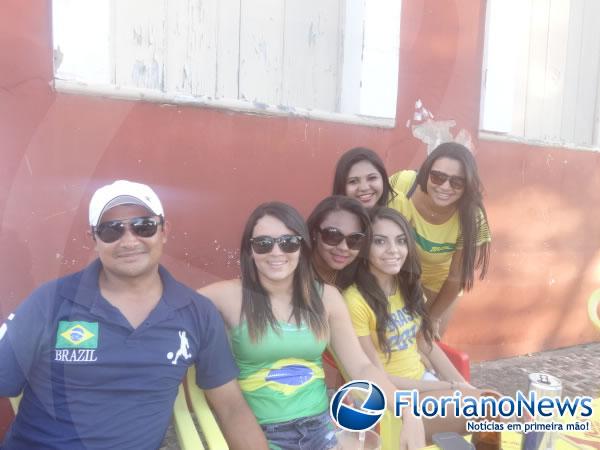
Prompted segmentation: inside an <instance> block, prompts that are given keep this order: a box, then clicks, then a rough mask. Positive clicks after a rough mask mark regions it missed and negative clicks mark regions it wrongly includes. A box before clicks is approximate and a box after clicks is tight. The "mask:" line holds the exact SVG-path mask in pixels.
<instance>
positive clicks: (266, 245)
mask: <svg viewBox="0 0 600 450" xmlns="http://www.w3.org/2000/svg"><path fill="white" fill-rule="evenodd" d="M250 244H251V245H252V250H254V253H256V254H257V255H264V254H265V253H270V252H271V251H272V250H273V247H275V244H277V245H278V246H279V248H280V249H281V251H282V252H284V253H294V252H297V251H298V250H300V245H301V244H302V236H294V235H291V234H284V235H283V236H279V237H277V238H274V237H271V236H256V237H253V238H251V239H250Z"/></svg>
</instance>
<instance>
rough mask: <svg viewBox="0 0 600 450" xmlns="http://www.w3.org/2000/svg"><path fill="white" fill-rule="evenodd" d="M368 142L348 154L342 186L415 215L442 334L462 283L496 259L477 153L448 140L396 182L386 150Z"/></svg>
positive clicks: (426, 282)
mask: <svg viewBox="0 0 600 450" xmlns="http://www.w3.org/2000/svg"><path fill="white" fill-rule="evenodd" d="M365 150H366V149H352V150H349V151H348V152H346V153H345V154H344V155H342V157H341V158H340V160H339V162H338V164H337V167H336V174H335V178H334V194H343V195H347V196H349V197H354V198H356V199H358V200H361V199H362V200H365V201H368V203H369V205H370V206H373V205H375V204H378V205H383V204H386V203H387V204H388V206H390V207H392V208H394V209H396V210H397V211H399V212H401V213H402V214H403V215H404V216H405V217H406V218H407V219H408V221H409V223H410V224H411V227H412V229H413V233H414V236H415V239H416V242H417V250H418V252H419V256H420V258H421V265H422V267H423V277H422V283H423V288H424V291H425V295H426V297H427V305H426V307H427V310H428V311H429V314H430V317H431V319H432V323H433V328H434V335H435V336H436V337H440V336H441V335H442V334H443V333H444V331H445V330H446V327H447V324H448V321H449V319H450V315H451V313H452V309H453V306H454V304H455V301H456V299H457V297H458V295H459V293H460V291H461V290H469V289H471V287H472V286H473V281H474V279H475V272H476V271H477V270H478V269H479V270H480V273H479V278H480V279H483V278H484V277H485V274H486V272H487V268H488V264H489V258H490V241H491V235H490V229H489V226H488V222H487V215H486V212H485V207H484V206H483V201H482V187H481V182H480V180H479V175H478V172H477V164H476V163H475V158H474V157H473V155H472V154H471V152H470V151H469V150H468V149H467V148H466V147H464V146H463V145H461V144H457V143H454V142H448V143H444V144H441V145H439V146H438V147H437V148H436V149H435V150H434V151H433V152H432V153H431V154H430V155H429V156H428V157H427V159H426V160H425V161H424V162H423V164H422V165H421V168H420V169H419V170H418V172H415V171H412V170H402V171H400V172H398V173H395V174H394V175H392V176H391V177H390V178H389V184H388V178H387V173H386V171H385V167H384V166H383V162H381V159H380V158H379V156H377V154H376V153H374V152H373V151H370V150H369V151H365ZM344 181H345V183H344ZM371 203H372V204H371Z"/></svg>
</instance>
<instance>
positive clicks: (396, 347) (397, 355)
mask: <svg viewBox="0 0 600 450" xmlns="http://www.w3.org/2000/svg"><path fill="white" fill-rule="evenodd" d="M344 299H345V300H346V304H347V306H348V310H349V311H350V317H351V318H352V325H354V331H355V332H356V334H357V335H358V336H359V337H361V336H371V340H372V341H373V344H374V346H375V348H376V349H377V356H378V357H379V360H380V361H381V363H382V364H383V367H384V368H385V371H386V372H387V373H389V374H391V375H397V376H400V377H404V378H410V379H413V380H420V379H421V378H422V377H423V374H424V373H425V366H424V365H423V363H422V362H421V356H420V355H419V351H418V349H417V337H416V336H417V332H418V331H419V327H420V326H421V319H420V318H419V317H417V318H414V317H413V316H411V315H410V314H409V313H408V311H407V310H406V308H405V305H404V299H403V298H402V294H400V292H397V293H396V294H394V295H392V296H391V297H389V298H388V301H389V311H390V313H391V315H392V323H391V324H390V326H389V327H388V330H387V332H386V336H387V340H388V342H389V344H390V349H391V355H390V359H389V361H388V357H387V355H386V354H385V353H383V352H382V351H381V348H380V346H379V339H377V331H376V330H377V319H376V317H375V313H374V312H373V310H372V309H371V307H370V306H369V305H368V304H367V302H366V301H365V299H364V297H363V296H362V295H361V293H360V292H359V291H358V289H357V287H356V285H355V284H353V285H352V286H350V287H349V288H348V289H346V290H345V291H344Z"/></svg>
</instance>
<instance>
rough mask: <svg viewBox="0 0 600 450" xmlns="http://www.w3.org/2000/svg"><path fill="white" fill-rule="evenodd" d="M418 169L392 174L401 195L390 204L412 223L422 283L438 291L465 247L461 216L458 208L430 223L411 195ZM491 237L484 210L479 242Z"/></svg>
mask: <svg viewBox="0 0 600 450" xmlns="http://www.w3.org/2000/svg"><path fill="white" fill-rule="evenodd" d="M416 178H417V172H415V171H414V170H402V171H400V172H397V173H395V174H394V175H392V176H391V177H390V184H391V185H392V187H393V188H394V190H395V191H396V192H397V193H398V195H397V196H396V197H395V198H394V199H393V200H392V201H391V202H389V204H388V206H389V207H390V208H394V209H395V210H396V211H398V212H400V214H402V215H403V216H404V217H406V220H408V222H409V223H410V224H411V226H412V228H413V230H414V232H415V240H416V242H417V250H418V252H419V258H420V259H421V267H422V270H423V274H422V276H421V281H422V283H423V286H425V287H426V288H427V289H429V290H430V291H433V292H439V291H440V289H441V288H442V285H443V284H444V282H445V281H446V279H447V278H448V273H449V272H450V263H451V262H452V256H454V253H455V252H456V250H458V249H461V248H462V232H461V227H460V217H459V214H458V211H456V212H455V213H454V214H453V215H452V217H450V219H448V220H447V221H446V222H444V223H442V224H439V225H438V224H432V223H429V222H428V221H427V220H425V218H424V217H423V216H421V214H420V213H419V211H417V208H416V207H415V205H414V204H413V202H412V197H411V196H409V195H408V192H409V191H410V189H411V187H412V186H413V184H414V183H415V180H416ZM491 240H492V238H491V234H490V229H489V226H488V223H487V221H486V220H485V217H484V215H483V213H482V212H481V211H480V214H479V231H478V233H477V241H476V242H477V245H481V244H483V243H485V242H490V241H491Z"/></svg>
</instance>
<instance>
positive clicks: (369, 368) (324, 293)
mask: <svg viewBox="0 0 600 450" xmlns="http://www.w3.org/2000/svg"><path fill="white" fill-rule="evenodd" d="M310 252H311V239H310V236H309V233H308V229H307V227H306V225H305V223H304V222H303V220H302V218H301V216H300V214H299V213H298V212H297V211H296V210H295V209H294V208H292V207H291V206H288V205H286V204H283V203H278V202H272V203H265V204H262V205H260V206H259V207H258V208H256V209H255V210H254V212H253V213H252V214H251V215H250V218H249V219H248V222H247V223H246V227H245V229H244V232H243V235H242V242H241V247H240V264H241V279H233V280H229V281H223V282H219V283H215V284H213V285H210V286H207V287H205V288H203V289H200V292H201V293H202V294H204V295H205V296H207V297H208V298H210V299H211V300H213V302H214V303H215V305H216V306H217V308H218V309H219V311H220V312H221V314H222V315H223V318H224V319H225V323H226V324H227V326H228V328H229V331H230V338H231V345H232V349H233V354H234V356H235V358H236V361H237V363H238V365H239V368H240V377H239V383H240V386H241V388H242V392H243V393H244V396H245V398H246V400H247V401H248V404H249V405H250V408H251V409H252V411H253V412H254V414H255V415H256V418H257V420H258V422H259V424H260V425H261V427H262V428H263V430H264V432H265V434H266V436H267V439H268V441H269V444H270V446H271V447H272V448H282V449H299V448H311V449H327V448H333V447H335V445H336V440H335V437H334V430H333V427H332V424H331V423H330V419H329V412H328V406H329V401H328V398H327V392H326V387H325V382H324V373H323V366H322V359H321V355H322V353H323V351H324V350H325V348H326V347H327V346H328V345H330V346H331V348H332V350H333V351H334V352H335V353H336V355H337V357H338V359H339V361H340V362H341V364H342V366H343V368H344V370H345V371H346V372H347V373H348V374H349V376H350V377H352V378H353V379H367V380H372V381H374V382H375V383H377V384H378V385H379V386H380V387H381V388H382V389H383V390H384V392H385V393H386V396H387V397H388V399H389V400H388V402H389V404H390V405H393V396H394V386H393V385H392V384H391V383H390V381H389V380H388V379H387V377H386V376H385V374H384V373H383V372H382V371H381V370H378V369H377V368H375V367H374V366H373V364H372V363H371V361H370V360H369V358H368V357H367V356H366V355H365V353H364V352H363V351H362V349H361V346H360V344H359V342H358V339H357V337H356V335H355V333H354V330H353V328H352V323H351V321H350V316H349V313H348V310H347V308H346V305H345V304H344V301H343V298H342V296H341V294H340V293H339V291H338V290H337V289H336V288H335V287H333V286H330V285H328V284H324V283H322V282H319V281H317V279H316V277H315V275H314V272H313V269H312V266H311V261H310ZM423 443H424V434H423V428H422V423H421V422H420V421H419V420H417V419H415V418H414V416H412V414H411V413H410V412H407V414H406V418H405V426H404V431H403V433H402V436H401V441H400V445H401V448H410V449H412V448H419V446H420V445H422V444H423Z"/></svg>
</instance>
